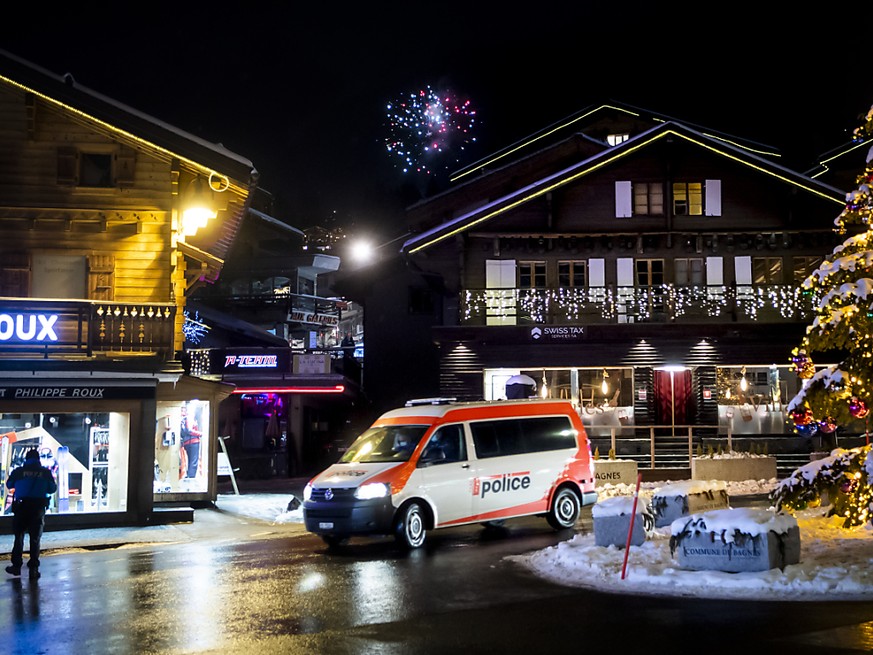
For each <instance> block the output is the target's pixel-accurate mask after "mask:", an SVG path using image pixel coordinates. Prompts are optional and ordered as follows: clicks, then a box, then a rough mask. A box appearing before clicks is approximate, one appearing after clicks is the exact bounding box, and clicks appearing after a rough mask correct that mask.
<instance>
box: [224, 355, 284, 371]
mask: <svg viewBox="0 0 873 655" xmlns="http://www.w3.org/2000/svg"><path fill="white" fill-rule="evenodd" d="M277 366H279V358H278V357H277V356H276V355H225V357H224V368H234V367H236V368H276V367H277Z"/></svg>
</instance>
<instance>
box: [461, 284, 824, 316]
mask: <svg viewBox="0 0 873 655" xmlns="http://www.w3.org/2000/svg"><path fill="white" fill-rule="evenodd" d="M462 300H463V320H464V321H465V322H475V321H477V320H478V319H482V318H483V317H491V318H498V319H506V318H511V317H518V316H525V317H528V318H530V320H532V321H534V322H538V323H541V322H546V321H547V320H563V321H567V322H572V321H578V320H579V319H580V318H581V317H583V316H586V317H590V316H598V315H599V316H600V318H602V319H605V320H610V321H611V320H615V319H616V318H617V317H618V316H633V317H634V318H635V319H636V320H640V321H649V320H653V319H654V318H656V316H657V317H666V318H668V319H674V318H680V317H682V316H686V315H694V316H701V315H703V316H707V317H710V318H717V317H720V316H725V315H727V314H728V313H731V312H733V311H736V312H737V314H738V315H740V316H742V317H744V318H746V319H748V320H751V321H756V320H758V319H759V314H760V313H761V311H762V310H764V309H765V308H766V309H767V312H768V314H770V315H772V312H773V310H775V311H776V312H777V313H778V314H779V316H781V317H782V318H786V319H788V318H791V319H798V318H799V319H801V320H803V319H805V318H808V317H812V315H813V311H814V308H815V306H816V305H817V303H818V297H817V295H816V293H815V292H814V291H813V292H810V291H809V290H807V289H803V288H800V287H797V286H791V285H760V286H740V287H732V286H726V285H721V286H682V285H674V284H662V285H656V286H651V287H615V288H614V287H587V288H577V287H561V288H556V289H467V290H465V291H464V292H463V298H462Z"/></svg>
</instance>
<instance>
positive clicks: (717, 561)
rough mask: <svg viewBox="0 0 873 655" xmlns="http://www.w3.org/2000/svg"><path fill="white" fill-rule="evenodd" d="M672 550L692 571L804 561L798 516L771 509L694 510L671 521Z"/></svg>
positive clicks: (781, 566) (682, 565) (760, 567)
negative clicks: (694, 512)
mask: <svg viewBox="0 0 873 655" xmlns="http://www.w3.org/2000/svg"><path fill="white" fill-rule="evenodd" d="M670 530H671V537H670V553H671V554H672V555H673V557H674V558H675V559H676V560H677V563H678V564H679V567H680V568H682V569H687V570H692V571H704V570H714V571H725V572H727V573H741V572H744V571H769V570H770V569H774V568H778V569H784V568H785V567H786V566H787V565H789V564H797V563H799V562H800V528H799V527H798V525H797V520H796V519H795V518H794V517H793V516H789V515H786V514H777V513H776V512H773V511H770V510H766V509H749V508H741V509H722V510H713V511H710V512H703V513H702V514H694V515H692V516H690V517H688V518H683V519H679V520H677V521H674V522H673V523H672V525H671V527H670Z"/></svg>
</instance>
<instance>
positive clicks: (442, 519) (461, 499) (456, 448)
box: [411, 423, 472, 527]
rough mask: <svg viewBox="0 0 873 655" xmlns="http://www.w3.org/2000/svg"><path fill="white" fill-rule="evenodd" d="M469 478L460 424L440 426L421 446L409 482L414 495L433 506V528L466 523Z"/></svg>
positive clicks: (468, 510)
mask: <svg viewBox="0 0 873 655" xmlns="http://www.w3.org/2000/svg"><path fill="white" fill-rule="evenodd" d="M470 476H471V473H470V462H469V461H468V458H467V441H466V438H465V436H464V426H463V424H461V423H454V424H451V425H443V426H440V427H439V428H437V430H435V431H434V433H433V434H432V435H431V437H430V439H429V440H428V442H427V444H426V445H425V447H424V450H423V451H422V453H421V457H420V458H419V460H418V467H417V468H416V470H415V475H414V479H413V480H412V481H411V482H413V487H415V488H417V493H419V494H420V495H422V496H424V497H425V498H427V499H428V500H430V502H431V503H432V504H433V506H434V508H435V510H436V520H437V527H442V526H446V525H452V524H456V523H464V522H466V521H468V520H469V517H470V513H471V511H472V499H471V495H470V491H469V490H470V486H471V485H470Z"/></svg>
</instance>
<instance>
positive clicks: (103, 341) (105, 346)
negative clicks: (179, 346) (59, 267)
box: [0, 298, 176, 361]
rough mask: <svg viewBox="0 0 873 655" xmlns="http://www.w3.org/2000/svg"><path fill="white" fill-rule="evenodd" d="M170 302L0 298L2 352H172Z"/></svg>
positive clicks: (165, 357) (49, 355)
mask: <svg viewBox="0 0 873 655" xmlns="http://www.w3.org/2000/svg"><path fill="white" fill-rule="evenodd" d="M175 316H176V307H175V305H173V304H171V303H125V302H110V301H97V300H94V301H91V300H33V299H22V298H0V356H4V357H16V358H33V357H40V358H45V359H49V358H64V357H95V356H98V355H108V354H112V355H114V356H115V355H117V356H125V355H129V356H143V355H147V356H154V357H158V358H160V359H161V360H162V361H169V360H170V359H172V358H173V357H174V355H175V352H174V347H173V335H174V330H175Z"/></svg>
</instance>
